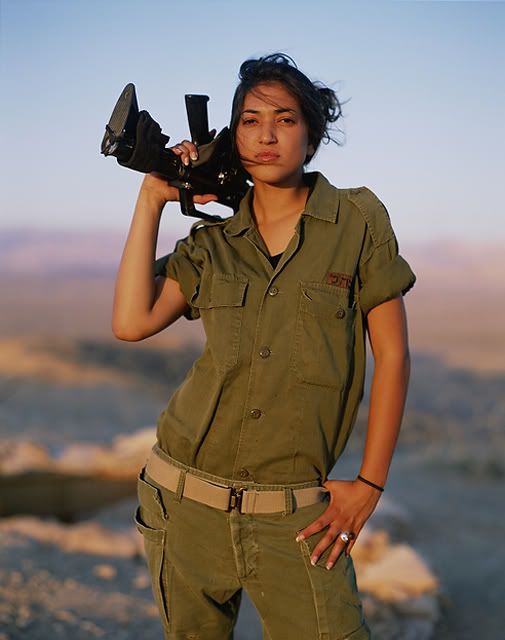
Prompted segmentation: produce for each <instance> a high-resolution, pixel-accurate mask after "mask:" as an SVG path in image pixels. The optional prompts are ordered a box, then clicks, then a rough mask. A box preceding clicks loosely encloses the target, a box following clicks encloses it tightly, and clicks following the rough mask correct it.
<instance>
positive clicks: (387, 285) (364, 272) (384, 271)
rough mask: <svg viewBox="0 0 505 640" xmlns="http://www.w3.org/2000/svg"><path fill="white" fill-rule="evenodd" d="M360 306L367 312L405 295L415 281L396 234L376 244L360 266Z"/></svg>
mask: <svg viewBox="0 0 505 640" xmlns="http://www.w3.org/2000/svg"><path fill="white" fill-rule="evenodd" d="M360 278H361V281H362V287H361V290H360V294H359V297H360V306H361V309H362V311H363V313H364V314H365V315H366V314H367V313H368V312H369V311H370V310H371V309H373V307H376V306H377V305H379V304H381V303H382V302H386V301H387V300H392V299H393V298H396V296H398V295H400V294H401V295H405V294H406V293H407V291H409V290H410V289H411V288H412V287H413V286H414V283H415V281H416V276H415V274H414V272H413V271H412V269H411V268H410V265H409V264H408V262H407V261H406V260H405V259H404V258H402V256H401V255H399V253H398V242H397V240H396V238H395V237H393V238H391V239H390V240H389V241H388V242H387V243H384V244H382V245H381V246H380V247H377V248H376V249H375V250H374V251H373V252H372V254H371V256H370V257H369V258H368V260H367V261H366V262H365V263H364V264H363V265H362V266H361V270H360Z"/></svg>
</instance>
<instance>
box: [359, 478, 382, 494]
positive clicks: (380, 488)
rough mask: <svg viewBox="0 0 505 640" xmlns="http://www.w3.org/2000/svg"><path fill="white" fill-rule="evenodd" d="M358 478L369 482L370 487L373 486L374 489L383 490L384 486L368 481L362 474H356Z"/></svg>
mask: <svg viewBox="0 0 505 640" xmlns="http://www.w3.org/2000/svg"><path fill="white" fill-rule="evenodd" d="M358 478H359V479H360V480H361V482H365V483H366V484H369V485H370V486H371V487H375V489H378V490H379V491H384V487H380V486H379V485H378V484H375V482H370V480H367V479H366V478H363V476H360V475H359V474H358Z"/></svg>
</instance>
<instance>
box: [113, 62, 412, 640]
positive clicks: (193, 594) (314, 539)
mask: <svg viewBox="0 0 505 640" xmlns="http://www.w3.org/2000/svg"><path fill="white" fill-rule="evenodd" d="M340 115H341V105H340V103H339V101H338V99H337V96H336V95H335V93H334V92H333V91H332V90H331V89H329V88H327V87H324V86H322V85H320V84H319V83H313V82H311V81H310V80H309V79H308V78H307V77H306V76H305V75H304V74H303V73H301V72H300V71H299V70H298V69H297V67H296V65H295V63H294V62H293V60H291V58H289V57H288V56H285V55H283V54H273V55H269V56H266V57H263V58H260V59H258V60H247V61H246V62H244V63H243V64H242V66H241V68H240V83H239V85H238V87H237V89H236V92H235V96H234V100H233V106H232V115H231V126H230V129H231V132H232V137H233V140H234V145H235V147H236V152H237V154H238V157H239V158H240V162H241V163H242V165H243V167H244V168H245V170H246V171H247V172H248V174H249V176H250V178H251V180H252V182H253V187H251V188H250V190H249V191H248V193H247V194H246V195H245V197H244V198H243V200H242V201H241V205H240V208H239V210H238V212H236V213H235V214H234V215H233V216H231V217H229V218H227V219H225V220H223V221H198V222H196V223H195V224H194V225H193V226H192V227H191V230H190V232H189V234H188V236H187V237H185V238H183V239H181V240H179V241H178V242H177V244H176V247H175V250H174V252H173V253H171V254H170V255H169V256H168V258H167V260H166V266H165V270H164V273H163V276H164V277H155V275H154V267H153V265H154V258H155V249H156V240H157V233H158V226H159V221H160V216H161V212H162V209H163V207H164V205H165V203H166V202H168V201H174V200H177V199H178V191H177V189H175V188H173V187H171V186H169V185H168V184H167V183H166V182H165V181H164V180H163V179H161V178H160V177H159V176H157V175H153V174H148V175H146V176H145V179H144V181H143V183H142V187H141V189H140V193H139V196H138V200H137V204H136V208H135V212H134V216H133V220H132V223H131V228H130V232H129V235H128V239H127V241H126V246H125V249H124V253H123V256H122V259H121V264H120V267H119V272H118V275H117V283H116V292H115V300H114V311H113V331H114V334H115V335H116V337H118V338H119V339H122V340H133V341H136V340H142V339H144V338H147V337H148V336H151V335H153V334H155V333H158V332H159V331H161V330H162V329H164V328H165V327H168V326H169V325H171V324H172V323H173V322H175V321H176V320H177V319H178V318H179V317H180V316H181V315H184V316H185V317H186V318H187V319H188V320H194V319H196V318H200V317H201V318H202V321H203V324H204V329H205V332H206V337H207V342H206V345H205V348H204V350H203V353H202V355H201V356H200V357H199V358H198V359H197V360H196V362H195V363H194V364H193V366H192V367H191V369H190V371H189V372H188V373H187V375H186V378H185V379H184V381H183V383H182V384H181V385H180V386H179V388H178V389H177V390H176V391H175V393H174V394H173V395H172V397H171V399H170V401H169V403H168V405H167V407H166V409H165V410H164V411H163V413H162V414H161V416H160V418H159V420H158V425H157V443H156V445H155V446H154V448H153V451H152V453H151V455H150V456H149V459H148V461H147V464H146V466H145V467H144V468H143V469H142V471H141V472H140V474H139V478H138V495H139V508H138V509H137V512H136V514H135V520H136V523H137V527H138V529H139V530H140V531H141V533H142V534H143V536H144V543H145V548H146V555H147V559H148V564H149V570H150V574H151V578H152V585H153V591H154V594H155V598H156V600H157V604H158V607H159V611H160V616H161V620H162V624H163V628H164V633H165V638H167V639H168V638H171V639H174V640H175V639H176V638H177V639H178V640H179V639H182V638H186V639H188V640H189V639H190V638H194V639H196V638H198V639H201V640H223V639H226V638H232V637H233V628H234V625H235V622H236V619H237V614H238V609H239V605H240V599H241V594H242V588H246V589H247V592H248V594H249V596H250V598H251V599H252V601H253V603H254V605H255V607H256V609H257V611H258V613H259V616H260V618H261V622H262V625H263V637H264V638H265V639H267V640H286V639H288V638H289V639H293V640H298V639H303V640H309V639H314V640H315V639H316V638H318V639H320V640H323V639H324V640H337V639H338V640H343V639H344V638H345V639H348V640H351V639H352V640H364V639H366V638H370V630H369V627H368V625H367V623H366V621H365V619H364V615H363V609H362V605H361V601H360V598H359V594H358V590H357V585H356V577H355V573H354V566H353V561H352V558H351V555H350V551H351V549H352V546H353V545H354V543H355V541H356V539H357V537H358V535H359V533H360V531H361V529H362V528H363V526H364V524H365V522H366V521H367V519H368V518H369V517H370V515H371V514H372V512H373V510H374V509H375V507H376V505H377V502H378V500H379V497H380V495H381V492H382V491H383V485H384V483H385V481H386V477H387V474H388V469H389V466H390V462H391V458H392V455H393V451H394V447H395V444H396V440H397V436H398V432H399V429H400V423H401V418H402V414H403V409H404V401H405V396H406V391H407V385H408V378H409V369H410V363H409V351H408V343H407V325H406V317H405V309H404V305H403V300H402V294H404V293H406V291H407V290H408V289H410V288H411V287H412V285H413V284H414V282H415V276H414V274H413V273H412V271H411V269H410V267H409V265H408V264H407V263H406V262H405V260H403V258H402V257H401V256H400V255H399V254H398V244H397V241H396V237H395V234H394V232H393V229H392V227H391V224H390V220H389V216H388V213H387V211H386V209H385V207H384V205H383V204H382V203H381V201H380V200H379V199H378V198H377V197H376V196H375V195H374V194H373V193H372V192H371V191H370V190H369V189H367V188H366V187H359V188H353V189H349V188H345V189H344V188H336V187H334V186H332V185H331V184H330V183H329V182H328V181H327V180H326V178H325V177H324V176H323V175H322V174H321V173H318V172H313V173H305V172H304V168H305V166H306V165H307V164H308V163H309V162H310V160H311V159H312V158H313V157H314V154H315V153H316V151H317V149H318V146H319V144H320V142H321V141H322V140H323V139H326V140H328V139H329V127H330V124H331V123H332V122H335V121H336V120H337V118H338V117H339V116H340ZM172 150H173V151H174V153H176V154H177V155H178V156H179V158H180V159H181V161H182V162H183V163H184V164H185V165H188V164H189V163H190V162H192V161H195V160H196V159H197V158H198V148H197V147H195V145H194V144H192V143H191V142H189V141H187V140H184V141H183V142H181V143H180V144H178V145H176V146H175V147H172ZM214 199H215V196H213V195H212V194H208V195H204V196H196V197H195V198H194V200H195V202H196V203H200V204H205V203H207V202H209V201H211V200H214ZM367 333H368V336H369V339H370V342H371V346H372V351H373V357H374V365H375V366H374V373H373V382H372V389H371V397H370V409H369V416H368V429H367V437H366V444H365V450H364V456H363V461H362V463H361V467H360V472H359V475H358V476H357V478H356V479H354V480H328V474H329V473H330V471H331V470H332V468H333V466H334V464H335V462H336V461H337V459H338V458H339V456H340V454H341V453H342V451H343V450H344V447H345V444H346V442H347V439H348V437H349V435H350V432H351V429H352V427H353V425H354V422H355V418H356V413H357V410H358V405H359V403H360V401H361V398H362V395H363V380H364V374H365V352H366V348H365V339H366V334H367Z"/></svg>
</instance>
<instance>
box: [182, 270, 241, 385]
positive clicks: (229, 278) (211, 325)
mask: <svg viewBox="0 0 505 640" xmlns="http://www.w3.org/2000/svg"><path fill="white" fill-rule="evenodd" d="M248 284H249V281H248V279H247V278H245V277H243V276H239V275H235V274H230V273H213V274H212V276H211V277H209V278H205V279H204V280H202V283H201V286H200V289H199V292H198V294H197V296H196V298H195V299H194V300H193V301H192V303H193V305H194V306H195V307H198V309H199V311H200V316H201V318H202V322H203V326H204V329H205V334H206V336H207V344H208V347H209V349H210V352H211V354H212V359H213V361H214V363H215V366H216V369H217V370H218V371H221V372H226V371H229V370H230V369H232V368H233V367H234V366H235V365H236V364H237V362H238V357H239V351H240V337H241V331H242V322H243V315H244V304H245V296H246V291H247V286H248Z"/></svg>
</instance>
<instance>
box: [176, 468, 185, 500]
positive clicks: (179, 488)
mask: <svg viewBox="0 0 505 640" xmlns="http://www.w3.org/2000/svg"><path fill="white" fill-rule="evenodd" d="M180 471H181V473H180V474H179V482H178V483H177V489H176V490H175V499H176V501H177V502H180V501H181V500H182V494H183V493H184V485H185V484H186V469H181V470H180Z"/></svg>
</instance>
